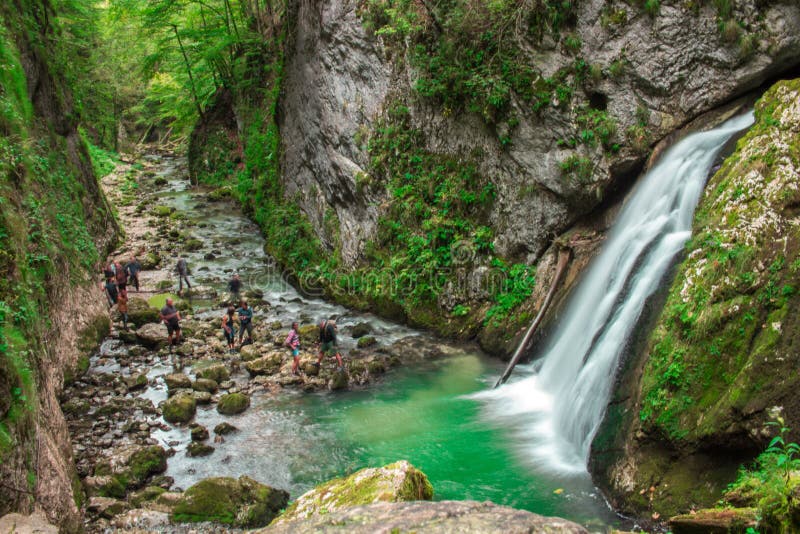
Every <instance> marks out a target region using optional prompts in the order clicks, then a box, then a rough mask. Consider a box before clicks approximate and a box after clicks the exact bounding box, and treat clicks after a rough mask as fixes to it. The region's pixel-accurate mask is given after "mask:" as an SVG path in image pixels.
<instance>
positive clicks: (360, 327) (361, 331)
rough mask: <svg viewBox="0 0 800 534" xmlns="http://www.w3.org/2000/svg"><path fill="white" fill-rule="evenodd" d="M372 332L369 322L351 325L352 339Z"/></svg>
mask: <svg viewBox="0 0 800 534" xmlns="http://www.w3.org/2000/svg"><path fill="white" fill-rule="evenodd" d="M371 333H372V327H371V326H370V325H369V323H358V324H356V325H355V326H354V327H353V331H352V332H351V335H352V336H353V339H358V338H361V337H364V336H366V335H367V334H371Z"/></svg>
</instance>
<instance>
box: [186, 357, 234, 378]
mask: <svg viewBox="0 0 800 534" xmlns="http://www.w3.org/2000/svg"><path fill="white" fill-rule="evenodd" d="M193 370H194V374H195V375H196V376H197V378H207V379H209V380H213V381H214V382H216V383H217V384H221V383H222V382H225V381H226V380H228V379H229V378H230V377H231V372H230V371H229V370H228V368H227V367H226V366H225V364H224V363H222V362H219V361H216V360H201V361H199V362H197V363H196V364H195V365H194V367H193Z"/></svg>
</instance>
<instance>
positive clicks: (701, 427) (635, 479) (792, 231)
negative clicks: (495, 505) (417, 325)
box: [591, 79, 800, 517]
mask: <svg viewBox="0 0 800 534" xmlns="http://www.w3.org/2000/svg"><path fill="white" fill-rule="evenodd" d="M755 115H756V122H755V124H754V126H753V127H752V128H751V129H750V130H749V131H748V132H747V133H746V134H745V135H744V136H743V137H742V138H741V139H740V140H739V141H738V142H737V144H736V150H735V152H734V153H733V154H732V155H731V156H729V157H728V158H727V159H726V160H725V162H724V164H723V165H722V167H721V168H720V169H719V171H717V173H716V174H715V175H714V176H713V177H712V178H711V179H710V181H709V183H708V185H707V187H706V191H705V194H704V196H703V198H702V199H701V201H700V205H699V207H698V209H697V213H696V215H695V221H694V228H693V237H692V238H691V240H690V241H689V242H688V243H687V245H686V251H687V254H686V259H685V260H684V261H683V263H682V264H681V265H680V266H679V267H678V269H677V274H676V277H675V280H674V282H673V283H672V285H671V289H670V291H669V295H668V296H667V300H666V303H665V305H664V308H663V310H662V312H661V314H660V317H659V318H658V320H657V322H656V326H655V329H654V330H653V332H652V334H651V335H650V338H649V341H648V343H647V345H646V348H645V352H644V356H643V358H642V359H641V360H640V361H638V362H633V363H629V364H628V368H627V369H622V370H621V371H620V376H621V377H622V381H621V383H622V386H621V388H620V389H619V390H618V391H617V392H616V393H615V396H616V398H612V401H611V404H610V406H609V410H608V413H607V415H606V419H605V421H604V423H603V426H602V427H601V429H600V431H599V432H598V434H597V437H596V438H595V441H594V443H593V456H592V466H591V469H592V471H593V472H594V474H595V477H594V478H595V480H597V482H598V483H599V485H600V487H601V488H603V489H604V490H606V492H607V493H608V494H609V495H610V496H611V502H612V504H613V505H614V506H615V508H617V509H622V510H624V511H626V512H628V513H633V514H638V513H648V514H649V513H652V512H658V513H660V514H661V517H668V516H672V515H676V514H679V513H683V512H686V511H688V510H689V509H691V508H702V507H708V506H712V505H713V504H714V503H715V502H716V500H717V499H719V497H720V496H721V494H722V492H723V491H724V490H725V488H726V487H727V485H728V484H730V483H731V482H733V481H734V479H735V478H736V473H737V470H738V468H739V466H740V465H742V464H745V463H750V462H751V461H752V459H753V457H754V456H755V455H756V454H757V453H758V452H760V451H762V450H764V448H765V447H766V445H767V444H768V442H769V439H770V438H771V437H772V436H773V435H774V431H773V430H772V429H768V428H765V426H764V425H765V423H766V422H768V421H769V420H770V419H772V418H774V417H775V415H774V414H776V413H779V412H782V413H783V417H784V418H785V422H786V426H787V427H789V428H792V429H793V433H791V434H789V435H788V436H787V441H795V442H797V441H800V439H799V438H800V433H799V431H800V409H798V406H800V396H799V395H798V392H800V373H798V372H797V369H798V368H799V367H800V352H798V350H797V346H798V343H800V314H798V308H799V307H800V283H798V276H799V275H800V225H798V224H797V206H798V205H800V179H799V178H798V177H799V176H800V79H798V80H793V81H782V82H779V83H777V84H776V85H774V86H773V87H772V88H771V89H769V90H768V91H767V92H766V93H765V94H764V95H763V96H762V98H761V99H760V100H759V101H758V103H757V104H756V107H755ZM639 373H641V381H640V382H639V383H638V384H636V383H632V381H633V380H635V379H633V378H631V377H636V376H638V375H639ZM626 383H627V385H626ZM626 388H627V389H626ZM770 414H773V415H770ZM650 487H654V488H655V489H654V491H652V492H650V491H649V488H650ZM643 491H644V492H643Z"/></svg>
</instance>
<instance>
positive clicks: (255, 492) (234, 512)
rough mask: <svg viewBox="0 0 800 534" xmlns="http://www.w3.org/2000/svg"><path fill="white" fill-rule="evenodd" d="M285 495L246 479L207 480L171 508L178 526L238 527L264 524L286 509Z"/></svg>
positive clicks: (286, 498) (286, 496)
mask: <svg viewBox="0 0 800 534" xmlns="http://www.w3.org/2000/svg"><path fill="white" fill-rule="evenodd" d="M288 501H289V494H288V493H286V492H285V491H283V490H279V489H274V488H271V487H269V486H265V485H264V484H260V483H258V482H256V481H255V480H253V479H252V478H248V477H246V476H242V477H239V479H238V480H236V479H234V478H224V477H219V478H207V479H205V480H202V481H200V482H198V483H197V484H195V485H194V486H192V487H191V488H189V489H187V490H186V491H185V492H184V494H183V497H182V498H181V499H180V500H179V501H178V503H177V504H176V505H175V507H174V508H173V511H172V514H171V516H170V517H171V519H172V520H173V521H176V522H178V523H196V522H202V521H214V522H217V523H223V524H226V525H231V526H233V527H239V528H256V527H263V526H265V525H267V524H268V523H269V522H270V521H272V519H273V518H274V517H275V516H276V515H277V514H278V512H279V511H280V510H281V509H282V508H283V507H284V506H286V503H287V502H288Z"/></svg>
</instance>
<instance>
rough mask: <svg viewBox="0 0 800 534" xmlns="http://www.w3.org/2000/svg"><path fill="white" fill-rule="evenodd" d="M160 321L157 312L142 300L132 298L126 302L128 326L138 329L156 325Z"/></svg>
mask: <svg viewBox="0 0 800 534" xmlns="http://www.w3.org/2000/svg"><path fill="white" fill-rule="evenodd" d="M160 321H161V317H160V316H159V313H158V310H157V309H155V308H153V307H152V306H150V304H148V303H147V301H146V300H144V299H143V298H139V297H132V298H130V299H129V300H128V323H129V324H132V325H133V326H135V327H136V328H139V327H142V326H144V325H146V324H147V323H158V322H160Z"/></svg>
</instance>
